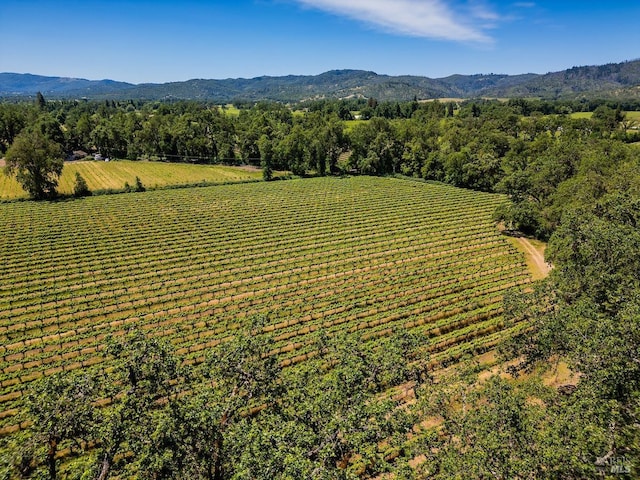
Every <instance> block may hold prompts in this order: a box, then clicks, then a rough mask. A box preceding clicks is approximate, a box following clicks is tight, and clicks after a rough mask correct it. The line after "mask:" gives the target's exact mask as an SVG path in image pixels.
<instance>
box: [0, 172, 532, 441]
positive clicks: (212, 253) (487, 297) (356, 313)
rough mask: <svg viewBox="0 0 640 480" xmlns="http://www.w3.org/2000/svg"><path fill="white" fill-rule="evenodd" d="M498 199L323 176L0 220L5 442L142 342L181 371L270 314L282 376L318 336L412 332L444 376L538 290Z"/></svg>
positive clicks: (39, 207) (70, 206) (131, 197)
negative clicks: (61, 387) (141, 335)
mask: <svg viewBox="0 0 640 480" xmlns="http://www.w3.org/2000/svg"><path fill="white" fill-rule="evenodd" d="M501 201H502V198H501V197H499V196H496V195H491V194H484V193H478V192H471V191H467V190H462V189H457V188H453V187H450V186H444V185H436V184H426V183H420V182H412V181H405V180H397V179H391V178H370V177H355V178H316V179H303V180H291V181H283V182H273V183H265V182H261V183H251V184H237V185H223V186H216V187H206V188H192V189H181V190H172V191H168V190H163V191H152V192H142V193H130V194H123V195H111V196H101V197H89V198H85V199H81V200H73V201H61V202H53V203H35V202H18V203H5V204H0V218H2V222H0V278H1V279H2V281H1V282H0V432H1V433H3V434H7V433H11V432H13V431H16V430H18V429H19V428H20V426H19V425H17V423H16V420H15V416H16V414H17V412H18V410H19V408H20V405H21V397H22V396H23V394H24V392H25V390H26V389H27V388H28V386H29V384H30V382H32V381H34V380H36V379H38V378H40V377H42V376H45V375H50V374H53V373H54V372H59V371H65V370H73V369H81V368H105V366H106V365H104V364H103V356H102V355H101V351H102V349H103V348H104V345H105V342H106V341H107V340H108V339H110V338H113V337H117V336H119V335H123V334H124V333H125V332H126V331H127V329H129V328H138V329H141V330H143V331H144V332H146V333H148V334H151V335H161V336H163V337H165V338H167V339H169V340H170V341H171V342H172V343H173V344H174V345H175V346H176V348H177V349H178V353H179V354H180V355H181V356H182V357H183V358H184V360H185V361H186V362H200V361H201V360H202V359H203V357H204V355H205V352H206V350H207V349H208V348H210V347H212V346H215V345H217V344H219V343H220V342H222V341H224V340H225V339H226V338H229V336H231V335H233V333H234V331H237V330H238V329H239V328H241V327H242V326H243V325H245V324H246V323H247V322H248V321H249V319H250V318H252V317H254V316H256V315H262V316H264V317H266V319H267V325H266V326H265V327H264V329H265V331H266V332H270V334H271V335H273V338H274V340H275V350H274V351H273V352H272V353H273V354H274V355H278V358H280V359H281V362H282V364H283V365H290V364H295V363H298V362H301V361H304V360H305V358H306V356H307V355H309V354H310V353H312V352H311V349H312V348H313V344H314V343H313V340H312V339H313V336H314V333H315V332H318V331H320V330H322V331H325V332H327V333H328V334H329V335H331V334H332V333H335V332H338V331H348V332H356V331H359V333H363V334H364V338H366V339H369V340H370V341H374V340H375V339H376V338H379V337H382V336H387V335H394V334H395V333H400V332H403V331H406V330H412V331H415V332H419V333H421V334H423V335H424V339H425V348H427V349H428V350H429V351H430V352H431V355H432V359H433V361H434V362H437V361H442V360H444V359H446V358H451V357H456V356H457V355H460V354H461V353H463V352H465V351H473V350H475V349H479V350H481V349H482V348H486V347H487V346H489V345H492V344H494V343H495V342H496V341H497V339H498V338H500V337H501V336H503V335H506V334H508V332H505V330H504V328H503V324H502V319H501V300H502V297H503V294H504V292H505V291H506V290H507V289H509V288H511V287H514V286H520V285H524V284H527V283H528V282H529V281H530V277H529V274H528V273H527V269H526V266H525V264H524V262H523V259H522V256H521V255H520V254H519V253H518V252H517V251H516V250H515V248H514V247H513V246H512V245H510V244H509V243H508V242H507V241H506V240H505V239H504V238H503V237H502V236H501V235H500V233H499V232H498V231H497V229H496V228H495V225H494V223H493V222H492V221H491V216H492V213H493V211H494V209H495V207H496V205H497V204H498V203H499V202H501Z"/></svg>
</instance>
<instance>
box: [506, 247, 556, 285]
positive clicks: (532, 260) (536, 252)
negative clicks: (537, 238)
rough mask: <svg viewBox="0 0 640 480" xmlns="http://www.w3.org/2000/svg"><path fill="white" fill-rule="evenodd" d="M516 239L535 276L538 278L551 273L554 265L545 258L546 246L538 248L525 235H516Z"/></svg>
mask: <svg viewBox="0 0 640 480" xmlns="http://www.w3.org/2000/svg"><path fill="white" fill-rule="evenodd" d="M514 240H515V241H516V242H517V243H518V244H519V245H520V247H521V249H522V250H523V251H524V252H525V257H526V260H527V265H528V266H529V269H531V273H532V274H533V278H534V279H536V280H538V279H541V278H545V277H546V276H547V275H549V272H550V271H551V268H552V267H551V265H549V264H548V263H547V262H546V261H545V260H544V246H542V247H539V248H536V247H534V246H533V244H532V243H531V242H530V241H529V239H527V238H525V237H515V238H514Z"/></svg>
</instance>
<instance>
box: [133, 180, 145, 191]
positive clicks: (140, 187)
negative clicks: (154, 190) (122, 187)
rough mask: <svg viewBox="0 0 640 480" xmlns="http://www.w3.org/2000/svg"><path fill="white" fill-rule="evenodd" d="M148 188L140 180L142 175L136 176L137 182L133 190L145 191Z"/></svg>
mask: <svg viewBox="0 0 640 480" xmlns="http://www.w3.org/2000/svg"><path fill="white" fill-rule="evenodd" d="M145 190H146V188H144V185H143V184H142V181H141V180H140V177H136V184H135V186H134V187H133V191H134V192H144V191H145Z"/></svg>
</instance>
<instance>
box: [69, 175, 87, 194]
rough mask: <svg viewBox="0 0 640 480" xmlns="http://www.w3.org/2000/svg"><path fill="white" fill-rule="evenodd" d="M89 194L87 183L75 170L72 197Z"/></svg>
mask: <svg viewBox="0 0 640 480" xmlns="http://www.w3.org/2000/svg"><path fill="white" fill-rule="evenodd" d="M89 195H91V190H89V185H87V181H86V180H85V179H84V177H83V176H82V175H80V172H76V181H75V183H74V184H73V196H74V197H88V196H89Z"/></svg>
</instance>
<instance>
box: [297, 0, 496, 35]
mask: <svg viewBox="0 0 640 480" xmlns="http://www.w3.org/2000/svg"><path fill="white" fill-rule="evenodd" d="M295 1H297V2H298V3H300V4H302V5H306V6H308V7H311V8H316V9H319V10H324V11H327V12H331V13H333V14H336V15H344V16H347V17H350V18H353V19H355V20H359V21H362V22H365V23H368V24H370V25H374V26H376V27H380V28H383V29H384V30H385V31H389V32H392V33H398V34H402V35H411V36H416V37H427V38H436V39H443V40H454V41H462V42H482V43H488V42H491V41H492V40H491V38H490V37H489V36H488V35H487V34H486V32H485V31H486V30H487V29H489V28H492V26H493V25H492V24H490V23H487V21H492V22H493V21H497V20H498V19H499V18H498V15H496V14H495V13H493V12H492V11H490V10H489V9H487V8H485V7H484V6H483V4H479V3H478V2H473V1H472V2H469V3H467V4H460V3H459V2H458V3H457V5H456V6H455V7H453V6H452V3H453V2H445V1H443V0H295ZM454 9H455V10H454Z"/></svg>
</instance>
